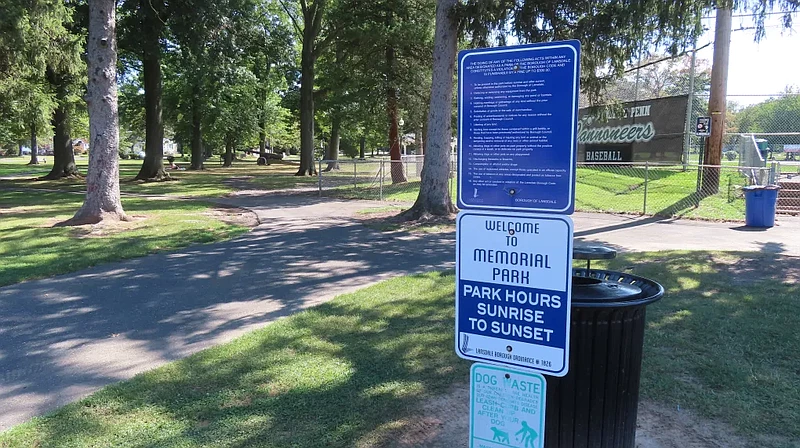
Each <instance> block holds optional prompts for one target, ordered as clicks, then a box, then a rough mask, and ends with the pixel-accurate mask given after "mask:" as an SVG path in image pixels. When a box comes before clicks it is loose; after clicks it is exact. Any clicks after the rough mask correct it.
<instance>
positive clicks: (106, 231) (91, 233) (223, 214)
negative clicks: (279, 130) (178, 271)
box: [39, 207, 260, 238]
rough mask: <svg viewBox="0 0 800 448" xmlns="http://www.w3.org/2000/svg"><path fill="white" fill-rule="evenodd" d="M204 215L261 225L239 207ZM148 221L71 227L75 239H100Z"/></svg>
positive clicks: (130, 219)
mask: <svg viewBox="0 0 800 448" xmlns="http://www.w3.org/2000/svg"><path fill="white" fill-rule="evenodd" d="M203 215H204V216H209V217H211V218H214V219H216V220H218V221H222V222H224V223H225V224H228V225H239V226H242V227H255V226H257V225H259V224H260V222H259V220H258V216H257V215H256V214H255V213H254V212H251V211H249V210H245V209H242V208H238V207H215V208H212V209H209V210H208V211H206V212H203ZM147 219H148V216H147V215H128V221H103V222H101V223H99V224H85V225H81V226H74V227H71V228H70V229H71V230H70V231H71V236H72V237H73V238H99V237H104V236H108V235H113V234H116V233H122V232H126V231H130V230H134V229H136V228H139V227H141V226H142V223H143V222H145V221H147ZM61 221H63V219H62V218H53V219H49V220H47V221H45V223H44V224H42V225H41V226H39V227H41V228H50V227H53V226H54V225H56V224H57V223H59V222H61Z"/></svg>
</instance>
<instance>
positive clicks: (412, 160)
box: [318, 155, 456, 202]
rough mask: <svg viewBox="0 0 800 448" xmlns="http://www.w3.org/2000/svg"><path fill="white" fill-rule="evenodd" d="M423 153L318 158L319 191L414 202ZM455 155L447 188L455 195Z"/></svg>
mask: <svg viewBox="0 0 800 448" xmlns="http://www.w3.org/2000/svg"><path fill="white" fill-rule="evenodd" d="M424 159H425V157H424V156H422V155H419V156H417V155H408V156H403V157H402V159H401V160H390V159H385V158H380V159H378V158H376V159H365V160H361V159H351V160H337V161H333V160H321V161H319V162H318V163H319V170H318V171H319V179H318V181H319V194H320V196H330V197H338V198H346V199H367V200H375V201H391V202H414V201H415V200H416V199H417V194H418V193H419V187H420V181H421V178H422V164H423V161H424ZM455 175H456V160H455V156H454V157H453V158H452V159H451V162H450V179H449V184H450V191H451V194H453V195H455Z"/></svg>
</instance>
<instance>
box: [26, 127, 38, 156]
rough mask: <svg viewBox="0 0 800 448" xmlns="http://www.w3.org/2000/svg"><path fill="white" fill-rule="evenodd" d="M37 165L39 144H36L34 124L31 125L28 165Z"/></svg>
mask: <svg viewBox="0 0 800 448" xmlns="http://www.w3.org/2000/svg"><path fill="white" fill-rule="evenodd" d="M38 164H39V144H38V143H37V142H36V123H31V161H30V162H28V165H38Z"/></svg>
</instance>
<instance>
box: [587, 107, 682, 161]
mask: <svg viewBox="0 0 800 448" xmlns="http://www.w3.org/2000/svg"><path fill="white" fill-rule="evenodd" d="M688 101H689V97H688V96H687V95H681V96H673V97H666V98H657V99H651V100H641V101H637V102H632V103H623V104H622V109H621V111H620V112H618V113H617V114H616V115H615V114H610V115H607V116H606V117H605V118H600V117H598V116H596V115H593V114H592V113H591V110H590V109H588V108H586V109H581V110H580V112H579V121H578V160H580V161H582V162H644V161H650V162H675V163H680V162H681V157H682V155H683V141H684V140H683V139H684V131H685V122H686V107H687V106H688Z"/></svg>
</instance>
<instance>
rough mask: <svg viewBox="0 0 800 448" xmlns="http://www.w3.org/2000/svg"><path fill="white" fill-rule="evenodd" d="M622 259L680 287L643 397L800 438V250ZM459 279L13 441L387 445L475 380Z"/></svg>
mask: <svg viewBox="0 0 800 448" xmlns="http://www.w3.org/2000/svg"><path fill="white" fill-rule="evenodd" d="M611 266H612V267H615V268H618V269H624V270H627V271H631V272H633V273H636V274H639V275H645V276H650V277H652V278H656V279H659V280H660V281H661V282H662V283H663V284H664V286H665V288H666V289H667V295H666V296H665V298H664V299H663V300H662V301H660V302H658V303H657V304H654V305H652V306H651V307H650V308H649V309H648V329H647V332H646V342H645V345H646V346H645V360H644V373H643V380H642V396H643V398H645V399H650V400H656V401H658V402H661V403H664V404H667V405H680V406H681V407H682V408H689V409H693V410H695V411H696V412H698V413H699V414H701V415H703V416H707V417H714V418H717V419H719V420H721V421H723V422H725V423H727V424H729V425H731V426H732V427H733V428H735V429H736V430H737V432H739V433H740V434H741V435H743V436H744V437H746V438H748V439H749V440H752V441H753V444H754V446H761V447H775V448H777V447H781V446H791V445H790V443H791V442H788V441H791V440H797V439H798V438H800V387H798V386H800V385H798V375H797V369H798V361H797V360H798V359H800V337H799V336H798V332H797V331H796V329H797V328H800V314H799V313H797V312H796V308H797V297H798V296H800V286H798V281H800V278H798V276H800V262H798V261H797V260H796V259H790V258H781V257H779V256H773V255H762V254H753V253H708V252H691V253H684V252H662V253H646V254H635V255H628V256H624V257H621V258H619V259H616V260H613V261H612V262H611ZM780 279H785V280H787V281H785V282H781V281H780ZM790 279H793V281H794V282H793V283H792V282H790V281H789V280H790ZM453 282H454V279H453V276H452V274H447V273H446V274H441V273H429V274H425V275H419V276H413V277H404V278H399V279H394V280H390V281H388V282H384V283H381V284H378V285H376V286H373V287H370V288H367V289H364V290H361V291H359V292H356V293H354V294H348V295H345V296H341V297H338V298H337V299H335V300H333V301H331V302H329V303H327V304H324V305H321V306H318V307H316V308H313V309H311V310H308V311H305V312H302V313H299V314H296V315H294V316H291V317H288V318H285V319H282V320H280V321H278V322H276V323H274V324H271V325H269V326H267V327H265V328H264V329H262V330H258V331H256V332H253V333H250V334H248V335H246V336H244V337H242V338H239V339H237V340H235V341H233V342H231V343H229V344H226V345H222V346H218V347H215V348H213V349H210V350H206V351H204V352H201V353H199V354H196V355H194V356H191V357H189V358H186V359H184V360H182V361H178V362H175V363H171V364H168V365H167V366H165V367H162V368H159V369H156V370H153V371H151V372H147V373H144V374H141V375H138V376H137V377H135V378H134V379H133V380H130V381H126V382H122V383H119V384H116V385H113V386H110V387H107V388H105V389H103V390H101V391H100V392H98V393H96V394H94V395H92V396H91V397H89V398H87V399H85V400H82V401H80V402H78V403H74V404H72V405H69V406H66V407H64V408H62V409H60V410H59V411H57V412H55V413H53V414H51V415H49V416H46V417H42V418H36V419H34V420H33V421H31V422H29V423H26V424H23V425H20V426H18V427H16V428H13V429H11V430H10V431H7V432H5V433H3V434H0V446H13V447H17V446H21V447H33V446H35V447H87V446H126V447H142V446H160V447H195V446H197V447H200V446H203V447H233V446H263V447H298V448H299V447H303V448H307V447H308V448H311V447H354V446H383V443H382V442H386V440H382V437H385V436H386V434H387V430H386V429H387V428H394V429H397V428H402V427H403V426H404V425H407V424H409V422H410V421H413V420H414V419H413V418H411V419H409V418H408V417H410V416H414V415H415V412H417V410H418V409H419V407H420V405H421V403H423V402H425V401H426V400H427V399H428V398H430V397H436V396H438V395H440V394H443V393H445V392H447V391H448V389H449V388H450V387H451V386H452V385H454V384H455V385H459V387H466V385H465V382H466V380H467V369H468V367H469V363H468V362H466V361H462V360H459V359H457V358H456V357H455V355H454V354H453V347H452V339H453V311H454V310H453ZM412 424H413V423H412ZM389 433H391V431H389Z"/></svg>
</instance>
